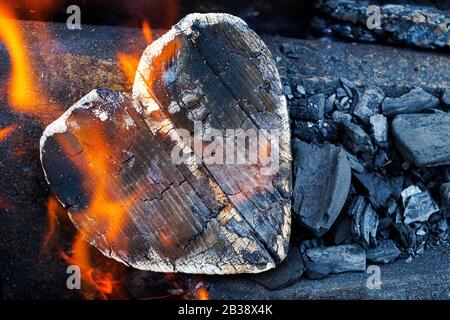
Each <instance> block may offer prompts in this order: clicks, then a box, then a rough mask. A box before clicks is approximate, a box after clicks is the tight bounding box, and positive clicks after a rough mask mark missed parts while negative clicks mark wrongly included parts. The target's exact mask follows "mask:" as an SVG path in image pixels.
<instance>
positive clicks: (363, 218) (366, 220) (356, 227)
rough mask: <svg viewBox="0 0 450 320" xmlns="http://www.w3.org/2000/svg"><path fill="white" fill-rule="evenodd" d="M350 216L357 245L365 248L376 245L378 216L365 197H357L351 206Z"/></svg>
mask: <svg viewBox="0 0 450 320" xmlns="http://www.w3.org/2000/svg"><path fill="white" fill-rule="evenodd" d="M349 216H351V217H352V234H353V239H354V240H355V241H356V243H358V244H360V245H361V246H362V247H363V248H369V247H371V246H374V245H376V236H377V229H378V222H379V219H378V215H377V213H376V212H375V210H373V208H372V205H371V204H370V203H367V202H366V200H365V199H364V197H362V196H358V197H356V198H355V199H354V200H353V202H352V204H351V205H350V210H349Z"/></svg>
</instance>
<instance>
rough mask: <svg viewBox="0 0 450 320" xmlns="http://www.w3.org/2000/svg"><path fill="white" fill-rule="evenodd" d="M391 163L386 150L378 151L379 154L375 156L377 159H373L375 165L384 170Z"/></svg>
mask: <svg viewBox="0 0 450 320" xmlns="http://www.w3.org/2000/svg"><path fill="white" fill-rule="evenodd" d="M390 162H391V161H390V160H389V157H388V155H387V153H386V150H384V149H381V148H380V149H378V150H377V153H376V154H375V158H374V159H373V165H374V166H375V167H376V168H384V167H385V166H386V165H388V164H389V163H390Z"/></svg>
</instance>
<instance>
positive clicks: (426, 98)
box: [382, 88, 439, 117]
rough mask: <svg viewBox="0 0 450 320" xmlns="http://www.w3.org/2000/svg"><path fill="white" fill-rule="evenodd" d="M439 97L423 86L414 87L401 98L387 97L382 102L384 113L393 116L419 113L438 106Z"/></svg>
mask: <svg viewBox="0 0 450 320" xmlns="http://www.w3.org/2000/svg"><path fill="white" fill-rule="evenodd" d="M438 105H439V99H438V98H436V97H435V96H432V95H431V94H429V93H427V92H425V91H424V90H423V89H422V88H414V89H412V90H411V91H410V92H408V93H406V94H404V95H403V96H401V97H399V98H385V99H384V101H383V103H382V109H383V114H384V115H385V116H388V117H393V116H395V115H398V114H405V113H417V112H420V111H423V110H427V109H431V108H436V107H437V106H438Z"/></svg>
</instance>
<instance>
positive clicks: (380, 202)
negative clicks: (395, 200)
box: [354, 172, 397, 208]
mask: <svg viewBox="0 0 450 320" xmlns="http://www.w3.org/2000/svg"><path fill="white" fill-rule="evenodd" d="M354 176H355V177H356V179H357V180H358V181H359V182H360V183H361V184H362V185H363V187H364V188H365V189H366V190H367V194H368V197H369V200H370V202H371V203H372V205H373V206H374V207H375V208H381V207H384V206H385V205H386V203H387V201H388V200H389V198H390V197H391V196H394V197H395V196H396V193H397V186H396V183H395V181H394V180H390V179H387V178H385V177H384V176H382V175H381V174H379V173H368V172H365V173H354Z"/></svg>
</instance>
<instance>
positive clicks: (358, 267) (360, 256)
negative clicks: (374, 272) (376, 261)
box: [301, 244, 366, 279]
mask: <svg viewBox="0 0 450 320" xmlns="http://www.w3.org/2000/svg"><path fill="white" fill-rule="evenodd" d="M301 252H302V257H303V261H304V263H305V267H306V275H307V276H308V277H309V278H312V279H319V278H323V277H325V276H327V275H328V274H331V273H343V272H350V271H365V270H366V252H365V251H364V249H363V248H361V247H360V246H358V245H354V244H353V245H351V244H347V245H340V246H334V247H318V248H304V247H302V249H301Z"/></svg>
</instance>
